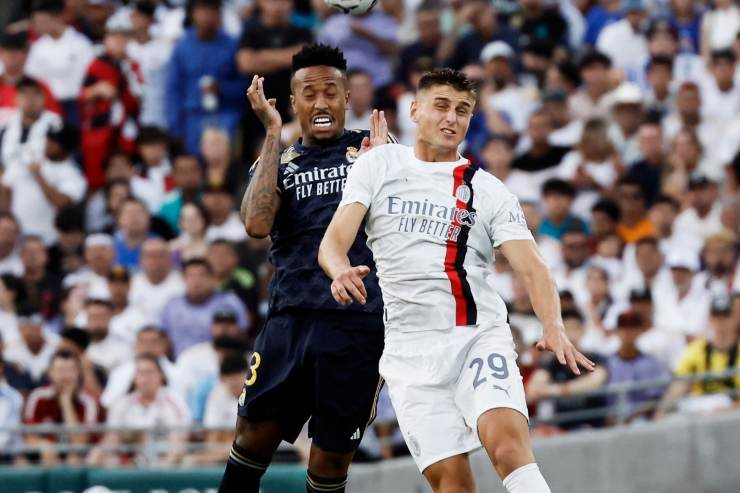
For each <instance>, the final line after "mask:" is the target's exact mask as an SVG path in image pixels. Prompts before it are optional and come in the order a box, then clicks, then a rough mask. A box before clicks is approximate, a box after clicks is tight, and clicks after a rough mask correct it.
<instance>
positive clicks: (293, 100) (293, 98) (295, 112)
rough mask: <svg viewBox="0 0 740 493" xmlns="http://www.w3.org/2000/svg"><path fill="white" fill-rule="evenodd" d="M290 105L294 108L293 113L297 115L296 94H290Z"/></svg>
mask: <svg viewBox="0 0 740 493" xmlns="http://www.w3.org/2000/svg"><path fill="white" fill-rule="evenodd" d="M290 107H291V108H292V109H293V114H294V115H297V114H298V111H296V109H295V96H293V95H292V94H291V95H290Z"/></svg>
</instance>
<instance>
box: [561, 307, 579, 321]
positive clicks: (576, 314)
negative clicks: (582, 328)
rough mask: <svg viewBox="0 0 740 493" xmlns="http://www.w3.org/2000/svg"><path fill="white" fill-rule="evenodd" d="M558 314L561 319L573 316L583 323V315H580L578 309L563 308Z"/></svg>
mask: <svg viewBox="0 0 740 493" xmlns="http://www.w3.org/2000/svg"><path fill="white" fill-rule="evenodd" d="M560 316H561V317H562V319H563V320H567V319H569V318H575V319H576V320H578V321H579V322H581V323H583V315H581V312H579V311H578V310H563V312H562V313H561V315H560Z"/></svg>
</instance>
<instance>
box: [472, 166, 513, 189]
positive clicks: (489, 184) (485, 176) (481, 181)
mask: <svg viewBox="0 0 740 493" xmlns="http://www.w3.org/2000/svg"><path fill="white" fill-rule="evenodd" d="M472 166H475V168H476V171H475V174H474V175H473V178H472V182H473V187H475V189H476V191H478V190H481V191H483V192H485V193H487V194H493V195H499V194H501V192H505V191H506V192H508V188H506V185H504V182H502V181H501V180H499V179H498V178H496V177H495V176H493V174H492V173H489V172H488V171H487V170H485V169H483V168H481V167H479V166H477V165H472Z"/></svg>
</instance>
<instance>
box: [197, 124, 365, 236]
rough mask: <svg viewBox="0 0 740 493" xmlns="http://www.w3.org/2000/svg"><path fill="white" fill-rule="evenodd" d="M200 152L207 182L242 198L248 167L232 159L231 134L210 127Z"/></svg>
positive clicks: (201, 143) (202, 140) (203, 137)
mask: <svg viewBox="0 0 740 493" xmlns="http://www.w3.org/2000/svg"><path fill="white" fill-rule="evenodd" d="M368 121H369V119H368ZM365 125H367V122H365ZM362 128H365V127H362ZM200 153H201V156H202V158H203V162H204V164H205V183H206V184H207V185H216V186H219V187H225V188H226V189H227V190H228V191H229V192H231V194H232V195H234V196H235V197H239V198H241V197H242V195H244V190H245V189H246V185H245V181H246V179H247V173H248V169H247V167H246V166H244V164H243V163H241V162H238V161H235V160H233V159H232V156H231V140H230V138H229V134H228V133H226V131H225V130H223V129H221V128H216V127H208V128H207V129H205V130H204V131H203V136H202V137H201V139H200ZM242 229H243V228H242Z"/></svg>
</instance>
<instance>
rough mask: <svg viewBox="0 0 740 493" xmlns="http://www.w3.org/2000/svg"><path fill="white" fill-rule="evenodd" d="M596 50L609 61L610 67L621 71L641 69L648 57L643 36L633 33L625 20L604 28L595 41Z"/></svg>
mask: <svg viewBox="0 0 740 493" xmlns="http://www.w3.org/2000/svg"><path fill="white" fill-rule="evenodd" d="M596 48H597V49H598V50H599V51H600V52H602V53H604V54H605V55H606V56H608V57H609V58H610V59H611V61H612V66H614V67H615V68H618V69H622V70H628V69H630V68H632V67H642V66H643V65H644V64H645V62H646V61H647V59H648V57H649V52H648V46H647V40H646V39H645V36H644V35H643V34H642V33H639V32H635V30H634V29H632V25H631V24H630V23H629V21H628V20H627V19H622V20H621V21H617V22H615V23H613V24H609V25H608V26H606V27H605V28H604V29H603V30H602V31H601V33H600V34H599V38H598V39H597V40H596Z"/></svg>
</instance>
